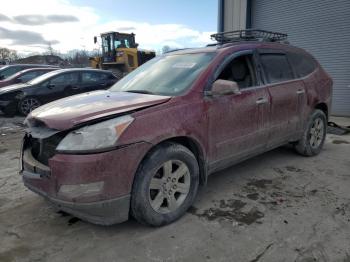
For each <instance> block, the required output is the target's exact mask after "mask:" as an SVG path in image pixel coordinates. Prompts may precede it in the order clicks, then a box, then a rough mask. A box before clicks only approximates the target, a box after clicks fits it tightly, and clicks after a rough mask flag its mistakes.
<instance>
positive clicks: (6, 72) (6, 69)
mask: <svg viewBox="0 0 350 262" xmlns="http://www.w3.org/2000/svg"><path fill="white" fill-rule="evenodd" d="M39 67H40V68H43V67H53V68H59V67H58V66H52V65H42V64H16V65H6V66H3V67H1V68H0V80H3V79H6V78H8V77H10V76H12V75H14V74H16V73H17V72H19V71H22V70H24V69H29V68H39Z"/></svg>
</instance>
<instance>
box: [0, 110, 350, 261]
mask: <svg viewBox="0 0 350 262" xmlns="http://www.w3.org/2000/svg"><path fill="white" fill-rule="evenodd" d="M22 121H23V119H22V118H18V117H16V118H13V119H9V118H2V117H1V116H0V261H1V262H5V261H97V260H99V261H191V262H193V261H248V262H256V261H305V262H306V261H342V262H349V261H350V191H349V188H350V135H344V136H336V135H328V137H327V142H326V144H325V147H324V150H323V152H322V153H321V154H320V155H319V156H317V157H313V158H305V157H301V156H299V155H297V154H295V153H294V152H293V150H291V149H290V148H288V147H284V148H279V149H276V150H273V151H271V152H268V153H265V154H263V155H261V156H258V157H255V158H253V159H250V160H248V161H245V162H243V163H241V164H239V165H236V166H233V167H231V168H229V169H226V170H224V171H222V172H219V173H216V174H214V175H212V176H210V177H209V181H208V185H207V186H206V187H202V188H201V189H200V192H199V195H198V197H197V200H196V202H195V204H194V206H193V207H192V208H191V209H190V211H189V212H188V213H187V214H186V215H185V216H184V217H183V218H182V219H180V220H179V221H177V222H176V223H173V224H171V225H169V226H165V227H162V228H149V227H145V226H142V225H139V224H138V223H136V222H135V221H132V220H131V221H128V222H126V223H123V224H120V225H115V226H110V227H103V226H95V225H92V224H89V223H86V222H83V221H81V220H79V219H77V218H74V217H71V216H69V215H67V214H63V213H58V212H57V211H56V210H54V209H53V208H52V207H51V206H50V205H49V204H48V203H46V202H45V200H44V199H42V198H41V197H39V196H37V195H36V194H34V193H32V192H30V191H28V190H27V189H26V188H25V187H24V186H23V184H22V182H21V177H20V176H19V175H18V173H17V171H18V155H19V145H20V139H21V136H22V132H23V130H22V129H23V127H22V125H21V123H22ZM336 121H337V120H336ZM346 122H347V124H348V125H350V119H342V123H343V124H344V123H346Z"/></svg>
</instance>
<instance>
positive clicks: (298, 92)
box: [297, 89, 305, 95]
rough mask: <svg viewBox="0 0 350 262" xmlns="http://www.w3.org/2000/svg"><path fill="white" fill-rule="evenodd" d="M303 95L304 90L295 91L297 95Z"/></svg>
mask: <svg viewBox="0 0 350 262" xmlns="http://www.w3.org/2000/svg"><path fill="white" fill-rule="evenodd" d="M304 93H305V90H304V89H299V90H298V91H297V95H302V94H304Z"/></svg>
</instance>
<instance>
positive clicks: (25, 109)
mask: <svg viewBox="0 0 350 262" xmlns="http://www.w3.org/2000/svg"><path fill="white" fill-rule="evenodd" d="M39 106H40V102H39V101H38V100H37V99H35V98H25V99H24V100H22V101H21V104H20V110H21V113H23V114H24V115H28V114H29V113H30V112H31V111H33V110H34V109H35V108H37V107H39Z"/></svg>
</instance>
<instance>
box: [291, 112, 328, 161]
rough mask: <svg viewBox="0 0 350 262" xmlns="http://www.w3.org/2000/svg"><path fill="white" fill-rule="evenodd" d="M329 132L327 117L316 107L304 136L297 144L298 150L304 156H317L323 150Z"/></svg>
mask: <svg viewBox="0 0 350 262" xmlns="http://www.w3.org/2000/svg"><path fill="white" fill-rule="evenodd" d="M326 133H327V117H326V115H325V113H324V112H323V111H321V110H319V109H316V110H315V111H313V112H312V114H311V115H310V117H309V119H308V122H307V124H306V127H305V130H304V133H303V136H302V138H301V139H300V140H299V141H298V142H297V144H296V145H295V149H296V151H297V152H298V153H299V154H301V155H303V156H315V155H317V154H319V153H320V152H321V150H322V147H323V144H324V141H325V138H326Z"/></svg>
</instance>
